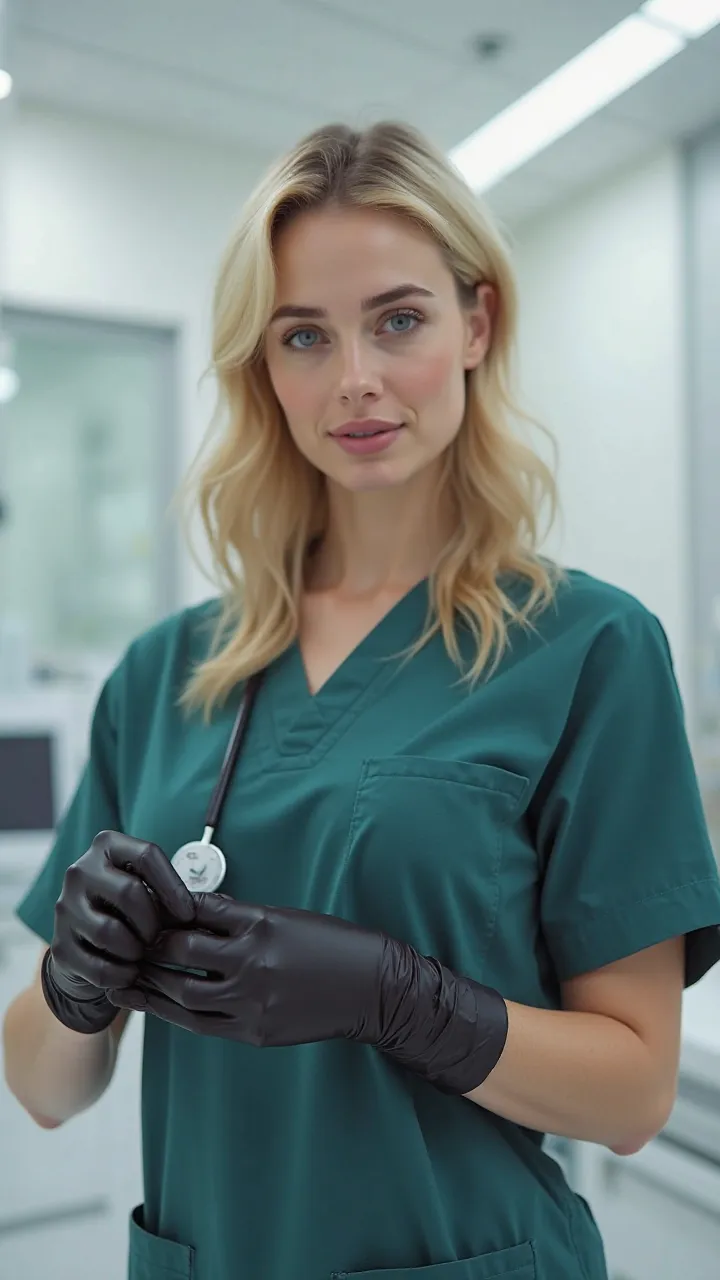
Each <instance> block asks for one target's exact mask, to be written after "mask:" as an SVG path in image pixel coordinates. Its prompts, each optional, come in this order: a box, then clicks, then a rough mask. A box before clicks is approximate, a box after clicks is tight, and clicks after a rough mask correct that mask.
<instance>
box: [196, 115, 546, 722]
mask: <svg viewBox="0 0 720 1280" xmlns="http://www.w3.org/2000/svg"><path fill="white" fill-rule="evenodd" d="M328 204H333V205H335V206H358V205H359V206H365V207H367V206H369V207H371V208H374V209H379V210H384V211H394V212H396V213H400V214H403V215H405V216H406V217H407V218H409V219H411V220H412V222H413V223H414V224H415V225H416V226H420V227H421V228H423V229H424V230H425V232H426V233H427V234H428V235H429V236H431V237H432V238H433V240H434V241H435V242H436V243H437V245H438V246H439V247H440V249H441V251H442V253H443V255H444V258H445V261H446V263H447V265H448V267H449V269H450V271H451V272H452V274H453V276H454V278H455V281H456V285H457V289H458V296H459V300H460V303H461V305H470V304H471V303H474V301H475V296H476V295H475V286H477V284H479V283H480V282H486V283H489V284H491V285H492V286H493V288H494V290H495V293H496V299H497V301H496V308H497V310H496V317H495V324H494V333H493V338H492V342H491V346H490V350H489V352H488V354H487V356H486V358H485V360H484V361H483V363H482V364H481V365H480V366H479V367H478V368H477V369H474V370H472V371H471V372H469V373H468V374H467V384H466V407H465V413H464V418H463V422H462V424H461V427H460V430H459V433H458V435H457V437H456V439H455V441H454V442H453V444H452V445H451V446H450V448H449V449H448V451H447V454H446V458H445V465H444V476H443V483H444V484H445V485H447V486H449V496H450V498H451V500H452V502H453V503H454V511H455V513H456V515H457V519H456V522H455V533H454V535H453V537H452V538H451V540H450V541H449V542H448V544H447V545H446V546H445V547H444V549H443V551H442V554H441V555H440V557H439V558H438V560H437V562H436V564H435V565H434V567H433V570H432V573H431V574H430V576H429V588H430V590H429V601H430V608H429V612H428V616H427V620H426V625H425V629H424V631H423V633H422V635H421V636H420V637H419V639H418V641H417V643H416V644H415V645H413V647H412V649H411V650H410V653H414V652H416V651H417V650H418V649H419V648H420V647H421V646H422V645H424V644H426V643H427V642H428V640H429V639H430V638H431V637H432V636H433V635H435V634H436V633H437V632H438V631H439V632H441V633H442V636H443V640H444V644H445V646H446V649H447V652H448V654H449V655H450V656H451V658H452V660H453V661H454V662H455V663H456V665H457V666H458V667H459V668H461V667H462V662H461V654H460V648H459V644H458V639H457V622H458V618H461V619H462V620H463V621H464V622H465V623H466V625H467V626H468V627H469V628H470V629H471V632H472V635H473V639H474V642H475V646H476V652H475V658H474V661H473V663H472V665H471V667H470V669H469V670H467V671H465V672H464V673H463V678H466V679H469V680H470V681H476V680H477V679H478V678H479V677H480V676H481V675H483V674H484V673H485V674H487V672H488V670H489V671H492V670H494V668H495V666H496V665H497V662H498V661H499V659H500V657H501V655H502V653H503V651H504V649H505V648H506V646H507V643H508V628H509V625H510V624H511V623H513V622H516V623H519V624H520V625H522V626H524V627H528V626H531V625H532V622H531V619H532V616H533V615H534V614H536V613H537V612H538V611H539V610H540V609H542V608H544V607H545V606H547V605H548V604H549V603H550V602H551V601H552V599H553V596H554V593H555V588H556V584H557V581H558V577H559V576H562V571H561V570H560V569H559V567H558V566H557V565H555V564H554V563H553V562H551V561H549V560H547V559H545V558H544V557H542V556H541V555H540V554H539V550H538V547H539V544H540V537H541V535H540V528H539V521H540V517H541V513H542V511H543V509H547V512H548V517H549V524H552V521H553V519H554V517H555V514H556V510H557V492H556V487H555V481H554V477H553V473H552V472H551V470H550V469H549V468H548V467H547V466H546V464H545V463H544V462H543V461H542V460H541V459H540V457H539V456H538V455H537V454H536V453H535V452H534V451H533V450H532V449H531V448H530V447H529V446H528V445H527V444H525V443H524V442H523V441H522V440H521V439H520V438H519V436H518V435H517V434H516V433H515V431H514V429H513V419H519V420H524V421H527V422H530V421H531V420H530V419H529V418H527V416H526V415H524V414H522V413H521V411H520V410H519V408H518V407H517V405H516V404H515V403H514V401H513V399H512V396H511V392H510V371H511V370H510V366H511V357H512V352H513V348H514V341H515V329H516V309H517V303H516V290H515V282H514V278H513V273H512V270H511V267H510V263H509V259H508V253H507V251H506V248H505V245H504V243H503V240H502V238H501V236H500V234H499V232H498V230H497V229H496V228H495V226H494V225H493V223H492V221H491V219H490V217H489V215H488V213H487V212H486V211H485V210H484V209H483V207H482V205H481V203H480V201H479V200H478V199H477V197H476V196H475V195H474V194H473V192H472V191H471V190H470V188H469V187H468V186H467V185H466V183H465V182H464V181H463V179H462V178H461V177H460V175H459V174H458V173H457V172H456V171H455V170H454V168H453V167H452V166H451V164H450V163H449V162H448V161H447V160H446V158H445V157H444V156H443V154H442V153H441V152H440V151H439V150H437V149H436V148H435V147H434V146H433V145H432V144H431V143H429V142H428V141H427V140H426V139H425V138H424V137H423V136H422V135H421V134H419V133H418V132H417V131H416V130H415V129H413V128H411V127H410V126H408V125H405V124H401V123H395V122H383V123H379V124H374V125H373V126H371V127H370V128H368V129H365V130H364V131H355V130H353V129H351V128H349V127H348V126H345V125H341V124H333V125H328V126H327V127H325V128H321V129H318V130H316V131H315V132H313V133H311V134H309V135H308V136H307V137H306V138H305V139H303V141H301V142H300V143H299V144H298V145H297V146H296V147H295V148H294V149H293V150H292V151H291V152H290V154H289V155H287V156H285V157H284V158H283V159H282V160H280V161H279V162H278V163H276V164H275V165H274V166H273V167H272V168H271V169H270V170H269V172H268V173H267V174H266V176H265V177H264V179H263V180H262V181H261V182H260V183H259V185H258V186H257V187H256V189H255V190H254V192H253V193H252V194H251V196H250V197H249V199H248V201H247V203H246V205H245V207H244V210H243V213H242V216H241V219H240V222H239V225H238V227H237V229H236V230H235V232H234V234H233V236H232V237H231V240H230V243H229V244H228V246H227V249H226V251H225V253H224V255H223V258H222V261H221V264H220V270H219V274H218V278H217V283H216V287H215V294H214V307H213V340H212V361H211V366H210V371H211V372H212V373H214V376H215V380H216V386H217V404H216V410H215V414H214V416H213V420H212V422H211V427H210V432H209V434H208V437H206V441H205V443H204V445H203V446H202V447H201V450H200V453H199V455H198V457H197V459H196V462H195V464H194V466H193V468H192V469H191V471H190V473H189V475H188V477H187V482H186V485H185V486H184V488H183V493H184V495H185V497H186V498H188V499H189V500H190V501H191V503H192V505H193V509H194V510H195V512H196V513H197V511H198V510H199V514H200V516H201V520H202V526H203V529H204V533H205V536H206V538H207V540H208V543H209V547H210V552H211V556H212V566H213V570H214V575H215V577H216V579H217V585H218V588H219V593H220V604H221V607H220V609H219V612H218V614H217V617H216V620H215V626H214V634H213V636H212V639H211V643H210V647H209V652H208V655H207V656H206V657H205V659H204V660H203V661H202V662H200V663H199V665H198V666H197V667H196V668H195V669H194V671H193V672H192V674H191V676H190V678H189V681H188V683H187V685H186V687H185V689H184V691H183V694H182V697H181V702H182V703H184V704H185V705H186V706H187V707H188V708H190V707H196V706H202V707H203V708H204V711H205V716H206V718H209V717H210V715H211V714H212V711H213V709H214V708H215V707H216V706H217V705H219V704H221V703H222V702H223V701H224V700H225V698H226V696H227V695H228V694H229V693H230V691H231V690H232V689H233V687H234V686H236V685H237V683H238V682H239V681H241V680H243V679H245V678H246V677H247V676H249V675H251V674H252V673H253V672H255V671H257V670H259V669H261V668H263V667H265V666H267V665H268V664H269V663H271V662H272V661H273V659H275V658H277V657H279V655H280V654H282V653H283V652H284V651H285V650H286V649H287V648H288V647H289V646H290V645H291V644H292V643H293V642H294V640H295V639H296V637H297V633H298V616H299V603H300V598H301V593H302V590H303V583H304V573H305V568H306V561H307V554H308V550H309V548H310V547H311V545H312V544H314V543H315V542H316V541H317V539H319V538H321V537H322V534H323V531H324V529H325V524H326V520H327V501H326V488H325V486H326V481H325V477H324V476H323V475H322V474H321V473H320V472H319V471H318V470H317V469H316V468H314V467H313V466H312V465H311V464H310V463H309V462H308V461H307V459H305V458H304V456H303V455H302V454H301V453H300V451H299V450H298V448H297V447H296V445H295V443H294V442H293V440H292V437H291V435H290V432H289V430H288V428H287V425H286V422H285V419H284V415H283V412H282V410H281V408H280V405H279V403H278V401H277V399H276V397H275V394H274V392H273V389H272V386H271V383H270V379H269V376H268V372H267V368H266V364H265V359H264V335H265V331H266V328H267V325H268V323H269V320H270V316H271V314H272V311H273V306H274V296H275V266H274V256H273V249H274V244H275V241H276V238H277V235H278V233H279V231H280V229H281V228H282V227H283V226H284V225H286V224H287V222H288V220H289V219H291V218H293V217H294V216H295V215H296V214H298V213H300V212H301V211H304V210H308V209H314V208H320V207H322V206H326V205H328ZM535 425H537V424H535ZM208 450H209V452H208ZM507 573H510V574H513V575H517V576H519V577H521V578H524V579H525V580H526V581H527V585H528V591H527V592H526V593H525V598H524V600H523V601H522V603H521V604H520V605H518V604H516V603H515V602H514V601H513V600H512V599H511V598H510V597H509V596H508V594H506V592H505V591H504V590H503V589H502V586H501V583H500V582H499V581H498V579H499V577H501V576H502V575H504V574H507ZM491 658H492V664H491V665H490V660H491Z"/></svg>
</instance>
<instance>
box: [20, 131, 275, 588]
mask: <svg viewBox="0 0 720 1280" xmlns="http://www.w3.org/2000/svg"><path fill="white" fill-rule="evenodd" d="M5 151H6V170H5V175H4V182H5V188H4V192H3V205H4V223H5V230H4V237H3V239H4V260H3V263H2V268H1V274H0V289H1V290H2V293H3V295H4V296H5V299H6V301H8V302H10V303H12V304H16V305H19V306H20V305H22V306H34V307H38V308H43V309H53V310H58V311H62V312H65V313H70V314H83V315H89V316H96V317H101V318H105V319H121V320H128V321H133V320H134V321H144V322H150V323H158V324H162V325H168V324H169V325H172V326H176V327H177V328H178V329H179V333H180V376H181V386H180V403H179V411H180V429H181V437H180V445H181V450H182V457H181V466H183V467H184V465H185V464H186V463H187V462H188V461H189V460H190V459H191V457H192V456H193V454H194V452H195V449H196V448H197V445H198V443H199V441H200V439H201V438H202V433H203V431H204V429H205V426H206V424H207V421H208V418H209V415H210V412H211V410H212V394H211V388H210V387H208V386H207V385H206V386H205V387H203V388H201V389H198V385H197V384H198V379H199V378H200V376H201V374H202V372H203V370H204V368H205V366H206V364H207V353H208V343H209V335H210V330H209V300H210V295H211V291H212V286H213V281H214V274H215V269H216V265H217V260H218V257H219V255H220V253H221V251H222V248H223V244H224V241H225V238H226V236H227V233H228V232H229V230H230V228H231V226H232V223H233V221H234V218H235V216H236V214H237V212H238V210H239V206H240V204H241V203H242V200H243V199H244V197H245V195H246V193H247V192H248V190H249V189H250V187H251V186H252V184H253V182H254V181H255V179H256V177H257V176H258V175H259V174H260V173H261V172H262V170H263V168H264V167H265V163H266V158H265V157H258V156H252V155H242V154H238V153H237V152H235V151H232V150H229V149H223V148H219V147H212V146H208V145H203V144H200V143H197V142H190V141H185V140H184V139H178V138H172V137H166V136H164V135H161V134H153V133H152V132H150V131H148V130H142V131H140V130H135V129H132V128H129V127H125V126H122V125H115V124H112V123H107V122H101V121H96V120H89V119H86V118H84V117H81V116H78V117H71V116H60V115H57V114H49V113H45V112H43V111H39V110H18V111H17V112H16V113H15V115H14V116H13V117H12V120H11V124H10V127H9V129H8V134H7V140H6V147H5ZM182 574H183V576H182V582H181V589H182V596H183V599H184V600H187V601H192V600H194V599H196V598H201V597H202V596H204V595H207V593H208V587H207V583H205V582H204V581H203V579H202V578H201V577H200V576H199V575H198V572H197V570H196V569H195V568H194V567H193V565H192V564H191V563H190V562H189V559H188V557H183V558H182Z"/></svg>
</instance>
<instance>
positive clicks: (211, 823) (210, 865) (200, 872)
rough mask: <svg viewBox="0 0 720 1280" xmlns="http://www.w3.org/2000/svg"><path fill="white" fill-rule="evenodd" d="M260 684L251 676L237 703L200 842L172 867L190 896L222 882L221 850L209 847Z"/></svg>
mask: <svg viewBox="0 0 720 1280" xmlns="http://www.w3.org/2000/svg"><path fill="white" fill-rule="evenodd" d="M262 680H263V672H262V671H257V672H256V673H255V675H252V676H250V678H249V680H248V682H247V684H246V687H245V692H244V694H243V697H242V699H241V701H240V706H239V708H238V712H237V715H236V717H235V723H234V725H233V729H232V733H231V735H230V741H229V742H228V745H227V750H226V752H225V758H224V760H223V763H222V768H221V770H220V777H219V778H218V780H217V785H216V787H215V790H214V792H213V796H212V799H211V801H210V805H209V808H208V812H207V817H206V819H205V830H204V831H203V837H202V840H190V841H188V843H187V844H184V845H182V846H181V848H179V849H178V851H177V853H176V854H175V856H174V857H173V858H172V866H173V867H174V869H175V871H176V872H177V874H178V875H179V877H180V879H181V880H182V882H183V884H184V885H185V886H186V888H188V889H189V890H190V892H191V893H214V892H215V890H216V889H219V887H220V885H221V884H222V882H223V880H224V879H225V872H226V871H227V863H226V862H225V855H224V853H223V851H222V849H218V847H217V845H216V844H213V843H212V840H213V836H214V834H215V829H216V827H217V825H218V823H219V821H220V814H221V812H222V808H223V805H224V804H225V799H226V797H227V793H228V788H229V786H230V779H231V777H232V773H233V769H234V768H235V763H236V761H237V758H238V755H239V754H240V748H241V746H242V743H243V739H244V737H245V734H246V732H247V727H248V723H249V720H250V712H251V710H252V704H253V702H254V701H255V695H256V694H257V691H258V689H259V688H260V685H261V683H262Z"/></svg>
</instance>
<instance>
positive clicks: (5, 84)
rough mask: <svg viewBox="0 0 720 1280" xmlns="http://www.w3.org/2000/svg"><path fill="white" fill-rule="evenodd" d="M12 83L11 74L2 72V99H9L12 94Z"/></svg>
mask: <svg viewBox="0 0 720 1280" xmlns="http://www.w3.org/2000/svg"><path fill="white" fill-rule="evenodd" d="M12 83H13V82H12V76H11V75H10V72H9V71H1V70H0V98H9V96H10V93H11V92H12Z"/></svg>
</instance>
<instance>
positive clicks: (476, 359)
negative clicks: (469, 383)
mask: <svg viewBox="0 0 720 1280" xmlns="http://www.w3.org/2000/svg"><path fill="white" fill-rule="evenodd" d="M475 299H476V301H475V303H474V304H473V305H471V306H469V307H468V308H467V310H466V311H465V352H464V358H463V365H464V367H465V369H476V368H477V366H478V365H479V364H481V363H482V361H483V360H484V359H485V356H486V355H487V353H488V351H489V350H490V343H491V342H492V336H493V330H494V325H495V316H496V313H497V292H496V290H495V287H494V285H491V284H479V285H478V286H477V288H476V290H475Z"/></svg>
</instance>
